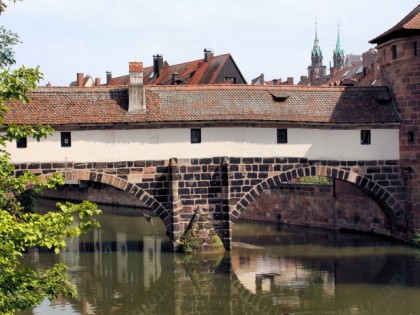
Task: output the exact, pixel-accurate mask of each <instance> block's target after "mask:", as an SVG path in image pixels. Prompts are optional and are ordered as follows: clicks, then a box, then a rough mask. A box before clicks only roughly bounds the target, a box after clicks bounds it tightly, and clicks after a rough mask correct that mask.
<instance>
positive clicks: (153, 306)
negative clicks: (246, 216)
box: [19, 208, 420, 315]
mask: <svg viewBox="0 0 420 315" xmlns="http://www.w3.org/2000/svg"><path fill="white" fill-rule="evenodd" d="M117 213H118V214H117ZM146 213H148V214H150V212H147V211H146ZM100 222H101V225H102V228H101V229H99V230H95V231H93V232H91V233H89V234H88V235H84V236H82V237H80V238H78V239H75V240H72V241H70V242H69V243H68V245H67V248H66V249H65V250H63V251H62V252H61V253H60V254H59V255H54V254H52V253H44V252H40V251H38V250H32V251H31V252H30V253H29V254H28V257H27V259H28V260H29V262H30V263H31V264H34V265H35V266H36V268H43V267H45V266H50V265H51V264H54V263H58V262H64V263H66V264H67V265H68V266H69V272H70V274H71V277H72V279H73V281H74V282H75V283H76V285H77V289H78V298H77V299H64V298H60V299H57V300H54V301H52V302H50V301H48V300H46V301H45V302H44V303H43V304H42V305H40V306H38V307H36V308H35V309H33V310H30V311H27V312H21V313H19V314H22V315H23V314H40V315H41V314H42V315H49V314H83V315H85V314H165V315H166V314H177V315H178V314H179V315H181V314H182V315H184V314H209V315H210V314H217V315H224V314H232V315H233V314H370V315H373V314H381V315H384V314H390V315H391V314H392V315H395V314H399V315H402V314H420V250H416V249H412V248H409V247H406V246H403V245H402V244H399V243H393V242H391V241H389V240H386V239H383V238H378V237H372V236H367V235H356V234H346V233H337V232H335V233H334V232H331V231H324V230H311V229H303V228H290V227H284V226H283V227H278V226H276V224H267V223H255V222H245V221H244V222H239V223H237V224H236V225H235V227H234V229H233V242H234V248H233V249H232V250H231V251H230V252H225V253H218V254H207V255H204V254H203V255H183V254H174V253H172V252H171V251H170V244H169V242H168V238H167V236H166V235H165V229H164V226H163V224H162V222H161V221H160V220H159V219H158V218H154V219H153V221H152V222H153V224H150V223H148V222H147V221H146V220H145V218H144V216H143V215H142V212H141V211H139V210H137V209H128V208H109V209H107V210H106V211H105V213H104V214H103V215H101V217H100Z"/></svg>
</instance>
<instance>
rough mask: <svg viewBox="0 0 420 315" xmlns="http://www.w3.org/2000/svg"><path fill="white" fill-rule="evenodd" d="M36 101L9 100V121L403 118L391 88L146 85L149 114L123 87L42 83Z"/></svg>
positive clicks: (371, 120)
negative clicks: (134, 108) (131, 104)
mask: <svg viewBox="0 0 420 315" xmlns="http://www.w3.org/2000/svg"><path fill="white" fill-rule="evenodd" d="M29 97H30V98H31V102H30V103H29V104H28V105H23V104H21V103H19V102H17V101H14V102H8V103H7V106H8V107H9V108H10V111H8V112H7V114H6V115H5V118H4V121H3V122H4V124H10V123H12V122H16V123H18V124H51V125H74V124H82V125H83V124H89V125H91V124H93V125H100V124H109V123H111V124H112V123H139V124H148V123H154V122H155V123H158V122H168V123H169V122H172V123H179V122H205V121H210V122H211V121H239V122H241V121H243V122H246V121H269V122H300V123H317V124H318V123H319V124H322V123H338V124H340V123H344V124H353V123H355V124H357V123H390V122H399V121H400V118H399V116H398V114H397V111H396V110H395V106H394V104H393V102H392V98H391V95H390V92H389V90H388V88H386V87H364V88H360V87H346V88H344V87H328V88H324V87H299V86H270V87H266V86H255V85H254V86H252V85H195V86H146V106H147V111H146V112H144V113H129V112H128V111H127V109H128V89H127V88H124V87H120V88H113V87H92V88H39V89H38V90H37V91H35V92H32V93H30V94H29Z"/></svg>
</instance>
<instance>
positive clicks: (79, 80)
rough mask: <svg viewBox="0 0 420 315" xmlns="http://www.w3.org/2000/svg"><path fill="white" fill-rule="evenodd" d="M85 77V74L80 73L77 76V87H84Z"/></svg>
mask: <svg viewBox="0 0 420 315" xmlns="http://www.w3.org/2000/svg"><path fill="white" fill-rule="evenodd" d="M84 77H85V76H84V75H83V73H80V72H79V73H78V74H77V86H83V79H84Z"/></svg>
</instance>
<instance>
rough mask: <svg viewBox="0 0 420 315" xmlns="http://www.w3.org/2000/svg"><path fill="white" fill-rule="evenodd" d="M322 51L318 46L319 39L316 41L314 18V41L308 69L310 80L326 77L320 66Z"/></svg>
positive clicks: (316, 28) (324, 69) (324, 70)
mask: <svg viewBox="0 0 420 315" xmlns="http://www.w3.org/2000/svg"><path fill="white" fill-rule="evenodd" d="M322 59H323V57H322V50H321V47H320V46H319V39H318V21H317V19H316V17H315V40H314V47H313V48H312V51H311V61H312V64H311V65H310V66H309V67H308V77H310V78H322V77H324V76H325V75H326V69H327V67H325V66H324V65H323V64H322Z"/></svg>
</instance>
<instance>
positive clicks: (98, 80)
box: [95, 78, 101, 86]
mask: <svg viewBox="0 0 420 315" xmlns="http://www.w3.org/2000/svg"><path fill="white" fill-rule="evenodd" d="M100 85H101V78H96V79H95V86H100Z"/></svg>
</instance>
